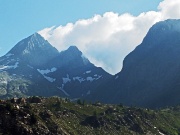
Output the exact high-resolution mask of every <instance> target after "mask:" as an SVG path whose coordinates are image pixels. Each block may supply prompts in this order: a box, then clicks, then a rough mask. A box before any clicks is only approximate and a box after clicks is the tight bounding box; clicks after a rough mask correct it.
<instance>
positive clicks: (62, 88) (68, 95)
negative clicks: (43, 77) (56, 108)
mask: <svg viewBox="0 0 180 135" xmlns="http://www.w3.org/2000/svg"><path fill="white" fill-rule="evenodd" d="M57 88H58V89H59V90H61V91H62V92H63V93H64V94H65V95H66V96H70V95H69V94H68V93H67V92H66V91H65V90H64V89H63V88H61V87H57Z"/></svg>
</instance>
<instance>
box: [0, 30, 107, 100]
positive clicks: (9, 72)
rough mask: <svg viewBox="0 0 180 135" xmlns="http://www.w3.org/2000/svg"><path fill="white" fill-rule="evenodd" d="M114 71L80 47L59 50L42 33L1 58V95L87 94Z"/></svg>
mask: <svg viewBox="0 0 180 135" xmlns="http://www.w3.org/2000/svg"><path fill="white" fill-rule="evenodd" d="M109 77H111V75H110V74H108V73H107V72H105V71H104V70H103V69H102V68H99V67H96V66H94V65H93V64H92V63H90V61H89V60H88V59H87V58H85V57H84V56H83V54H82V52H81V51H79V50H78V48H77V47H75V46H71V47H69V48H68V49H67V50H65V51H63V52H58V50H57V49H55V48H54V47H52V45H51V44H49V43H48V41H46V40H44V38H43V37H41V36H40V35H39V34H38V33H35V34H33V35H31V36H29V37H28V38H26V39H23V40H22V41H20V42H19V43H17V44H16V45H15V46H14V47H13V48H12V49H11V50H10V51H9V52H8V53H7V54H6V55H5V56H3V57H1V58H0V97H1V98H7V97H21V96H33V95H35V96H37V95H38V96H62V97H68V98H80V97H83V96H84V97H85V96H87V95H89V94H91V92H92V91H93V90H94V89H95V88H96V87H97V86H98V85H99V84H101V83H102V82H103V81H104V80H106V79H107V78H109Z"/></svg>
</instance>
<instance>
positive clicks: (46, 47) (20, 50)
mask: <svg viewBox="0 0 180 135" xmlns="http://www.w3.org/2000/svg"><path fill="white" fill-rule="evenodd" d="M10 54H11V55H13V56H14V57H16V58H19V59H21V60H24V61H26V62H27V61H28V62H29V64H30V65H32V66H38V65H42V64H43V63H46V62H47V61H48V60H50V59H52V58H54V57H56V56H57V55H58V54H59V52H58V50H57V49H56V48H54V47H53V46H52V45H51V44H50V43H49V42H48V41H46V40H45V39H44V38H43V37H42V36H41V35H39V34H38V33H34V34H33V35H31V36H29V37H27V38H25V39H23V40H21V41H20V42H19V43H17V44H16V45H15V46H14V47H13V48H12V49H11V50H10V51H9V52H8V53H7V54H6V55H10Z"/></svg>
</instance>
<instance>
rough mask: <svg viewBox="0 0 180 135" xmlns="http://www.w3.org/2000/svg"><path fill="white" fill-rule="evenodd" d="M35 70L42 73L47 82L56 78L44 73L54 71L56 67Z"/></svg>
mask: <svg viewBox="0 0 180 135" xmlns="http://www.w3.org/2000/svg"><path fill="white" fill-rule="evenodd" d="M37 71H38V72H39V73H40V74H42V75H43V77H44V78H45V79H46V80H48V81H49V82H54V81H56V79H54V78H51V77H48V76H46V74H48V73H52V72H54V71H56V68H52V69H50V70H49V69H46V70H40V69H37Z"/></svg>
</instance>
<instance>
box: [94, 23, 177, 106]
mask: <svg viewBox="0 0 180 135" xmlns="http://www.w3.org/2000/svg"><path fill="white" fill-rule="evenodd" d="M179 84H180V20H166V21H163V22H159V23H157V24H155V25H154V26H153V27H152V28H150V30H149V32H148V33H147V35H146V37H145V38H144V40H143V42H142V43H141V44H140V45H139V46H138V47H137V48H136V49H135V50H134V51H133V52H131V53H130V54H129V55H128V56H127V57H126V58H125V60H124V62H123V69H122V71H121V72H120V73H118V74H117V75H115V77H113V78H112V79H111V80H109V81H108V82H107V83H106V84H104V86H102V87H100V88H99V93H96V94H95V95H100V94H101V93H104V94H101V95H102V96H101V97H100V98H98V97H97V98H96V99H98V100H101V101H104V102H110V103H123V104H126V105H137V106H143V107H164V106H171V105H176V104H179V103H180V85H179Z"/></svg>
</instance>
